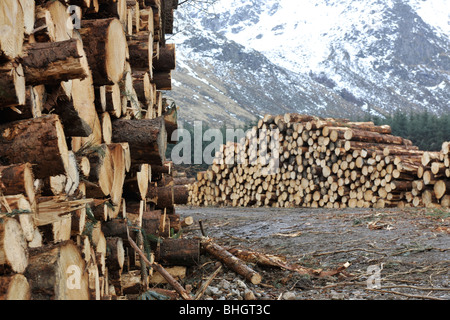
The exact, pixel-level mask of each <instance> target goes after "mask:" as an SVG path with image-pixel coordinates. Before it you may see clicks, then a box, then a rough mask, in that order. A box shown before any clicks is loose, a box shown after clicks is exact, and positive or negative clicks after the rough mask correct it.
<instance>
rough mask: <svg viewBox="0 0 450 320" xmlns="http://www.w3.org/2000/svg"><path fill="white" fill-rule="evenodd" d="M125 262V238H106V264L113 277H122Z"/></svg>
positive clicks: (109, 273)
mask: <svg viewBox="0 0 450 320" xmlns="http://www.w3.org/2000/svg"><path fill="white" fill-rule="evenodd" d="M124 262H125V249H124V246H123V240H122V238H119V237H114V238H106V266H107V267H108V275H109V276H110V277H111V278H112V279H115V280H117V279H120V276H121V275H122V270H123V266H124Z"/></svg>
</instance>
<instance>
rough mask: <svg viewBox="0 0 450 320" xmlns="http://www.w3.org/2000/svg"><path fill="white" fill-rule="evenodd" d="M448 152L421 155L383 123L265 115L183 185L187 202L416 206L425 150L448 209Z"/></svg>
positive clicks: (441, 202) (214, 203) (356, 206)
mask: <svg viewBox="0 0 450 320" xmlns="http://www.w3.org/2000/svg"><path fill="white" fill-rule="evenodd" d="M447 150H448V144H444V146H443V152H441V153H432V154H429V153H426V152H423V151H421V150H419V149H418V147H416V146H414V145H413V143H412V142H411V141H409V140H407V139H404V138H402V137H398V136H394V135H392V131H391V128H390V127H389V126H376V125H375V124H374V123H372V122H351V121H349V120H347V119H331V118H319V117H313V116H308V115H300V114H285V115H278V116H272V115H266V116H265V117H264V118H263V119H261V120H260V121H259V123H258V125H257V126H255V127H253V128H252V129H251V130H249V131H248V132H247V134H246V137H245V138H243V139H242V140H241V141H240V143H235V142H233V143H231V142H228V143H227V144H225V145H222V146H221V149H220V150H219V151H218V152H217V153H216V158H215V160H214V162H213V164H212V166H211V167H210V169H209V170H208V171H206V172H199V173H198V175H197V182H196V183H194V184H192V185H191V186H190V187H189V192H190V194H189V203H190V204H192V205H197V206H203V205H205V206H209V205H223V206H256V207H261V206H270V207H313V208H317V207H326V208H346V207H350V208H370V207H376V208H384V207H405V206H420V205H422V204H423V202H424V200H422V198H423V197H424V196H425V194H423V193H422V192H419V191H418V190H417V188H416V186H417V184H418V183H417V181H418V179H420V177H419V176H420V173H421V168H422V164H421V162H422V158H424V157H427V155H429V157H430V158H431V159H434V160H431V161H435V162H433V163H434V164H430V168H431V165H432V166H433V167H434V169H433V170H434V172H436V174H437V175H438V176H437V177H435V176H434V174H433V180H432V181H436V180H437V179H439V178H441V179H442V181H441V182H439V185H438V186H437V187H436V188H437V189H439V191H438V193H437V196H438V197H440V198H439V199H443V201H440V202H439V203H440V204H441V205H446V206H448V203H447V201H448V199H447V197H446V196H444V195H443V194H445V195H446V194H447V192H448V191H447V190H448V188H447V186H448V183H449V182H448V176H447V177H445V174H446V173H447V174H448V170H447V169H448V167H446V164H448V153H445V152H446V151H447ZM445 159H447V160H445ZM427 165H428V163H427ZM430 170H431V169H430ZM424 175H425V174H424ZM423 184H424V185H427V184H426V183H425V182H424V183H423ZM428 184H429V183H428ZM429 189H431V188H429ZM435 196H436V193H434V195H433V196H432V197H431V198H432V199H434V198H433V197H435ZM439 199H437V200H439ZM419 200H420V201H419ZM425 202H427V200H425Z"/></svg>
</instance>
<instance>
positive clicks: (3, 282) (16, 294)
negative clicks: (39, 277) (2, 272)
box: [0, 274, 31, 300]
mask: <svg viewBox="0 0 450 320" xmlns="http://www.w3.org/2000/svg"><path fill="white" fill-rule="evenodd" d="M30 298H31V293H30V284H29V283H28V280H27V278H26V277H25V276H23V275H22V274H15V275H11V276H3V277H0V300H30Z"/></svg>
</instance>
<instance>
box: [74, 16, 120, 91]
mask: <svg viewBox="0 0 450 320" xmlns="http://www.w3.org/2000/svg"><path fill="white" fill-rule="evenodd" d="M79 31H80V34H81V37H82V38H83V44H84V50H85V52H86V56H87V58H88V62H89V66H90V68H91V70H92V78H93V82H94V84H95V85H99V86H102V85H112V84H114V83H118V82H119V81H120V80H121V79H122V76H123V72H124V68H125V61H126V56H127V53H126V49H127V43H126V37H125V33H124V31H123V28H122V25H121V23H120V21H119V20H117V19H114V18H110V19H98V20H83V21H82V23H81V29H80V30H79Z"/></svg>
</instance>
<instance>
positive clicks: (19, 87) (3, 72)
mask: <svg viewBox="0 0 450 320" xmlns="http://www.w3.org/2000/svg"><path fill="white" fill-rule="evenodd" d="M25 103H26V88H25V76H24V72H23V68H22V65H20V64H19V65H16V66H13V65H12V64H10V63H8V64H6V65H4V66H0V108H5V107H15V106H20V105H24V104H25Z"/></svg>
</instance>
